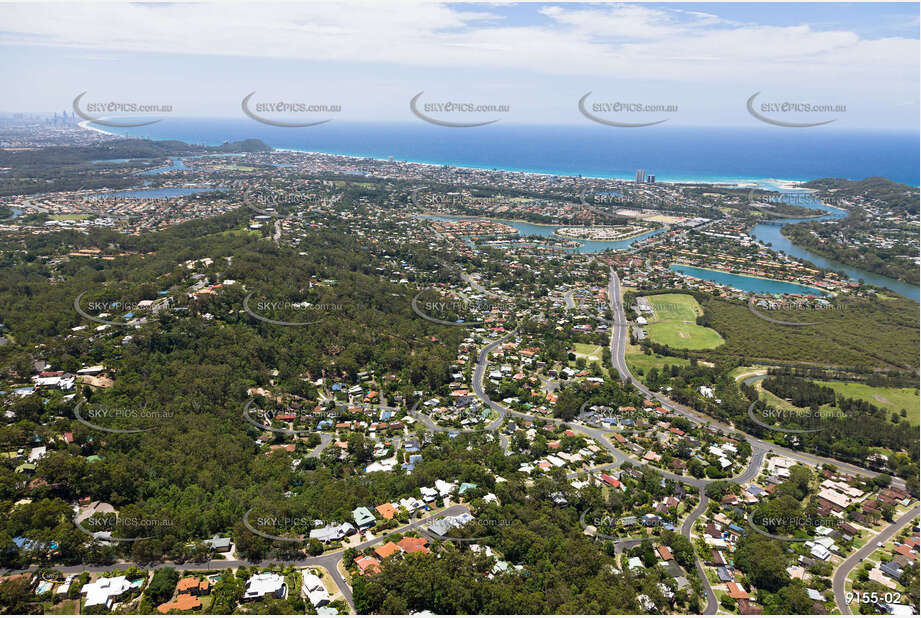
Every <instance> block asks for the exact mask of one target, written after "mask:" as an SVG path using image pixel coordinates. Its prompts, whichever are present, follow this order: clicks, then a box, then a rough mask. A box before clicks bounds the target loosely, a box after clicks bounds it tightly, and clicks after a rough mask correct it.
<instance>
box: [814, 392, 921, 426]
mask: <svg viewBox="0 0 921 618" xmlns="http://www.w3.org/2000/svg"><path fill="white" fill-rule="evenodd" d="M816 383H817V384H821V385H822V386H828V387H829V388H832V389H834V391H835V393H837V394H839V395H842V396H844V397H848V398H850V399H863V400H864V401H866V402H868V403H871V404H873V405H874V406H877V407H879V408H885V409H886V410H889V411H890V412H895V413H899V412H900V411H901V410H902V409H903V408H904V409H905V410H907V411H908V422H909V423H911V424H912V425H914V426H916V427H917V426H918V415H919V411H921V398H919V396H918V389H916V388H882V387H878V386H867V385H866V384H857V383H855V382H818V381H817V382H816Z"/></svg>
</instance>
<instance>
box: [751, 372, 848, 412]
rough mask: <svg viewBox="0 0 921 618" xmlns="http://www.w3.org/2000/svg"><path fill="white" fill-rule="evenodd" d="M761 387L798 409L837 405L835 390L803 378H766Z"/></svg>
mask: <svg viewBox="0 0 921 618" xmlns="http://www.w3.org/2000/svg"><path fill="white" fill-rule="evenodd" d="M761 386H763V387H764V388H765V389H766V390H769V391H771V392H772V393H774V394H775V395H777V396H778V397H780V398H781V399H786V400H788V401H789V402H790V403H792V404H793V405H794V406H796V407H798V408H810V407H812V406H815V407H819V406H822V405H825V404H827V403H832V404H833V403H835V391H834V389H831V388H829V387H827V386H820V385H818V384H816V383H815V382H810V381H808V380H803V379H801V378H794V377H792V376H770V377H768V378H765V380H764V381H763V382H762V383H761Z"/></svg>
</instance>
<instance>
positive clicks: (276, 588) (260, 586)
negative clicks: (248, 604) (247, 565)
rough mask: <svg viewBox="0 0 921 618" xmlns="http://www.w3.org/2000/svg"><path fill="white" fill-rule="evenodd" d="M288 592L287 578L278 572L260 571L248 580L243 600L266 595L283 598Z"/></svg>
mask: <svg viewBox="0 0 921 618" xmlns="http://www.w3.org/2000/svg"><path fill="white" fill-rule="evenodd" d="M287 594H288V587H287V585H286V584H285V578H284V577H282V576H281V575H278V574H276V573H258V574H256V575H253V576H252V577H250V578H249V579H248V580H246V589H245V590H244V592H243V600H244V601H251V600H253V599H261V598H263V597H266V596H271V597H275V598H276V599H283V598H285V597H286V596H287Z"/></svg>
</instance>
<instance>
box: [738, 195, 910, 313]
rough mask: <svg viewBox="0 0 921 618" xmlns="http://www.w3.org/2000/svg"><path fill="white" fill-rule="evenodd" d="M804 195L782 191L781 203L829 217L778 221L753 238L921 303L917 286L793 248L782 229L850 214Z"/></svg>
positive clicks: (758, 229) (758, 228) (754, 231)
mask: <svg viewBox="0 0 921 618" xmlns="http://www.w3.org/2000/svg"><path fill="white" fill-rule="evenodd" d="M774 190H776V189H774ZM804 193H805V194H806V195H808V194H809V193H810V192H804V191H795V190H781V194H782V196H781V199H782V200H783V201H786V202H788V203H791V204H797V205H799V206H805V207H806V208H814V209H816V210H824V211H825V212H827V213H828V214H827V215H824V216H822V217H817V218H810V219H775V220H773V221H771V222H770V223H759V224H758V225H756V226H755V227H754V228H752V231H751V235H752V237H753V238H755V239H756V240H758V241H759V242H761V243H764V244H766V245H770V246H771V248H772V249H774V250H776V251H781V252H783V253H785V254H787V255H789V256H791V257H795V258H798V259H800V260H807V261H809V262H812V263H813V264H815V265H816V266H818V267H819V268H824V269H826V270H834V271H838V272H843V273H844V274H846V275H847V276H848V277H849V278H850V279H851V280H853V281H859V280H863V282H864V283H869V284H872V285H877V286H880V287H884V288H887V289H889V290H892V291H893V292H895V293H896V294H899V295H900V296H904V297H905V298H910V299H912V300H915V301H918V300H921V289H919V288H918V286H916V285H911V284H909V283H905V282H903V281H897V280H895V279H892V278H890V277H884V276H883V275H877V274H875V273H871V272H869V271H866V270H862V269H860V268H855V267H853V266H847V265H845V264H842V263H841V262H836V261H835V260H830V259H828V258H825V257H822V256H821V255H817V254H815V253H813V252H812V251H809V250H808V249H804V248H802V247H799V246H797V245H795V244H793V242H792V241H791V240H790V239H789V238H787V237H786V236H784V235H783V234H781V233H780V228H781V226H783V225H785V224H788V223H800V222H801V221H832V220H835V219H843V218H844V217H846V216H847V212H846V211H844V210H841V209H840V208H834V207H833V206H827V205H825V204H822V203H821V202H819V201H818V200H816V199H810V198H809V197H805V198H804Z"/></svg>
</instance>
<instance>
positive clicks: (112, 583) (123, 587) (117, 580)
mask: <svg viewBox="0 0 921 618" xmlns="http://www.w3.org/2000/svg"><path fill="white" fill-rule="evenodd" d="M132 587H137V586H134V585H133V584H132V583H131V582H129V581H128V579H127V578H126V577H125V576H123V575H121V576H119V577H100V578H99V579H97V580H96V581H94V582H92V583H88V584H84V586H83V588H81V589H80V592H82V593H83V594H85V595H86V602H85V603H84V604H83V606H84V607H96V606H99V605H103V606H105V608H106V609H112V605H114V604H115V601H117V600H118V599H120V598H121V597H122V596H123V595H124V594H125V593H126V592H128V591H129V590H131V588H132Z"/></svg>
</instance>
